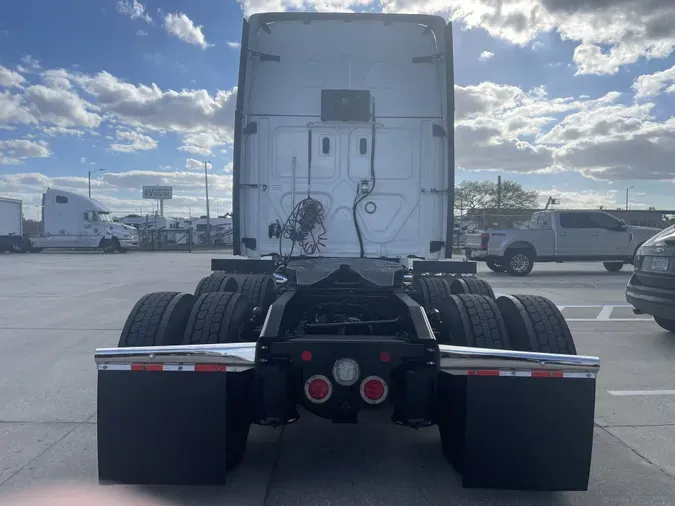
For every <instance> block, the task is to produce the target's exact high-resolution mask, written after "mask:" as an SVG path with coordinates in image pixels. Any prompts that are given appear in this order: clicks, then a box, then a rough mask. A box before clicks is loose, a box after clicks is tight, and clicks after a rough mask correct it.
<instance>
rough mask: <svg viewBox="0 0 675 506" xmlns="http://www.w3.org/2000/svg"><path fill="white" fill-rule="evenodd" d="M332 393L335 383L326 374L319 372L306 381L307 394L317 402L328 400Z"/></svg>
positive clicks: (312, 400)
mask: <svg viewBox="0 0 675 506" xmlns="http://www.w3.org/2000/svg"><path fill="white" fill-rule="evenodd" d="M332 393H333V385H332V384H331V382H330V380H329V379H328V378H326V377H325V376H322V375H320V374H317V375H315V376H312V377H311V378H309V379H308V380H307V381H306V382H305V395H306V396H307V398H308V399H309V400H310V401H311V402H313V403H315V404H321V403H323V402H326V401H327V400H328V399H330V396H331V394H332Z"/></svg>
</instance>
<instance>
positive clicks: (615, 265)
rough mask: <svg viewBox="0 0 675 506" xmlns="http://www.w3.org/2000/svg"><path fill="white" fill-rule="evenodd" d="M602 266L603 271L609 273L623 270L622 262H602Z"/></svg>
mask: <svg viewBox="0 0 675 506" xmlns="http://www.w3.org/2000/svg"><path fill="white" fill-rule="evenodd" d="M602 265H604V266H605V269H606V270H608V271H609V272H619V271H620V270H621V269H623V262H602Z"/></svg>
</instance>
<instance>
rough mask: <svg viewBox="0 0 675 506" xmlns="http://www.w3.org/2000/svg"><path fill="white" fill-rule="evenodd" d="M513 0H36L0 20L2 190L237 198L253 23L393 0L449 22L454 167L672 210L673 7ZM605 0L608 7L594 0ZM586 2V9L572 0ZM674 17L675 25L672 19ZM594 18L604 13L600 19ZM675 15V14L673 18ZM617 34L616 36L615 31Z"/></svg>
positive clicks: (30, 197) (32, 195)
mask: <svg viewBox="0 0 675 506" xmlns="http://www.w3.org/2000/svg"><path fill="white" fill-rule="evenodd" d="M604 3H605V2H600V1H597V2H595V1H594V0H576V1H575V2H571V3H569V2H568V3H566V2H564V1H563V0H516V1H514V2H513V3H512V4H511V5H510V7H508V8H507V7H505V8H504V9H503V10H502V11H496V10H495V9H494V2H490V1H489V0H473V2H468V1H460V0H446V1H439V0H381V1H379V2H367V1H366V0H352V1H350V0H241V1H240V2H238V1H235V0H191V1H190V2H185V1H183V2H179V1H172V0H169V1H167V0H162V1H161V2H160V1H155V0H146V1H141V2H139V1H138V0H121V1H119V0H101V1H96V2H92V1H90V0H70V1H68V2H45V1H43V0H24V1H23V2H10V3H7V4H6V5H3V14H2V16H1V17H0V195H7V196H15V197H21V198H23V199H24V200H25V202H26V203H27V205H33V204H35V203H37V199H38V195H39V193H40V191H41V190H43V189H44V188H45V187H47V186H60V187H65V188H71V189H75V190H77V191H86V185H87V171H88V170H94V169H100V168H103V169H105V172H99V173H97V174H95V176H94V178H95V179H94V183H93V184H92V188H93V192H94V193H95V194H96V196H97V197H98V198H100V199H101V200H102V201H104V202H105V203H106V204H107V205H109V206H110V207H112V208H113V210H115V211H116V212H117V213H119V214H123V213H131V212H139V211H143V212H148V211H150V210H151V203H149V202H147V201H146V202H144V201H142V200H141V199H139V195H140V186H141V185H143V184H155V183H157V182H159V183H160V184H162V183H165V184H171V185H173V186H174V193H175V195H176V198H175V199H174V201H173V202H171V205H167V208H166V212H167V213H170V212H172V213H174V214H187V213H192V214H199V213H200V212H202V209H203V201H204V199H203V197H202V176H201V175H200V173H199V171H200V168H201V167H203V166H202V165H200V164H201V163H202V162H203V161H204V160H209V161H211V162H212V167H211V169H210V172H211V173H210V178H211V179H210V181H211V182H212V185H213V189H212V191H211V194H212V195H213V204H212V205H215V206H216V207H218V210H219V211H221V210H222V211H221V212H225V211H226V210H228V207H229V206H230V191H231V177H230V173H231V172H230V171H231V166H230V165H229V164H230V162H231V154H232V146H231V140H232V118H233V116H232V111H233V108H234V100H235V99H236V90H235V89H234V88H235V86H236V81H237V67H238V58H239V52H238V48H237V47H236V43H237V42H238V41H239V39H240V33H241V21H242V17H243V16H244V15H249V14H251V13H253V12H260V11H265V10H282V9H284V10H285V9H287V10H298V9H302V10H313V9H320V10H349V9H351V10H355V11H359V10H375V11H378V10H383V11H387V12H392V11H414V12H428V13H434V14H442V15H445V16H446V17H452V19H453V20H454V28H455V34H454V43H455V44H454V57H455V77H456V101H457V109H458V114H457V118H456V119H457V128H456V140H457V143H458V148H457V164H458V170H457V179H458V180H463V179H496V177H497V175H498V174H501V175H502V177H504V178H507V179H513V180H516V181H519V182H520V183H522V184H523V185H524V186H526V187H528V188H532V189H537V190H540V191H541V192H542V198H543V199H545V198H546V197H547V196H548V195H549V194H551V195H555V196H558V197H560V198H561V199H562V201H563V205H567V206H570V207H577V206H597V205H606V206H611V207H619V206H622V205H623V203H624V198H625V189H626V188H627V187H628V186H635V189H634V190H632V193H631V202H632V204H633V205H634V206H640V207H646V206H648V205H654V206H657V207H660V208H675V199H673V198H672V194H673V191H672V189H673V186H672V185H673V183H672V181H673V180H675V166H673V165H672V161H673V160H674V159H675V156H673V155H675V120H672V119H671V118H672V117H673V112H674V111H675V84H674V83H675V53H673V48H674V47H675V6H673V5H672V2H669V1H668V0H648V1H644V0H622V2H620V5H621V7H619V9H625V10H626V12H632V13H633V17H632V18H631V20H630V22H628V21H624V19H625V18H623V17H622V16H617V15H616V13H614V14H612V13H611V12H610V11H608V10H607V9H606V8H605V7H604V6H603V4H604ZM596 4H597V6H596ZM572 5H574V7H571V6H572ZM668 19H671V20H674V22H673V23H671V24H670V25H668V24H667V23H666V28H663V27H661V28H660V29H658V28H659V27H656V26H655V23H656V22H657V21H659V20H668ZM597 26H602V27H606V28H607V29H606V30H598V29H597V28H594V27H597ZM669 26H670V28H669ZM610 32H611V33H610Z"/></svg>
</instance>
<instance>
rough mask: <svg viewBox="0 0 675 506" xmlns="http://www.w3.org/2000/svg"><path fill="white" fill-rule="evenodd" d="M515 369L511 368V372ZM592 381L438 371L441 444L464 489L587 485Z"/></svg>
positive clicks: (558, 488)
mask: <svg viewBox="0 0 675 506" xmlns="http://www.w3.org/2000/svg"><path fill="white" fill-rule="evenodd" d="M514 376H515V374H514ZM595 386H596V380H595V377H594V376H593V375H590V377H583V376H581V377H565V378H558V377H541V378H534V377H508V376H493V377H491V376H470V375H469V376H458V375H451V374H447V373H441V374H440V375H439V400H440V403H439V407H440V411H439V430H440V432H441V438H442V441H443V450H444V452H445V454H446V456H447V457H448V459H449V460H450V462H451V463H452V464H453V466H454V467H455V468H456V469H457V470H458V471H459V472H460V473H461V475H462V484H463V486H464V487H465V488H491V489H511V490H547V491H563V490H567V491H584V490H587V488H588V482H589V474H590V466H591V454H592V447H593V424H594V413H595Z"/></svg>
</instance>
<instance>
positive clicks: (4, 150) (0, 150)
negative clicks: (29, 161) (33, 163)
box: [0, 139, 51, 165]
mask: <svg viewBox="0 0 675 506" xmlns="http://www.w3.org/2000/svg"><path fill="white" fill-rule="evenodd" d="M50 155H51V153H50V152H49V146H48V145H47V143H46V142H45V141H38V142H34V141H30V140H27V139H14V140H6V141H2V140H0V165H3V164H6V165H13V164H18V163H21V162H22V161H23V160H25V159H26V158H47V157H49V156H50Z"/></svg>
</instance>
